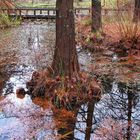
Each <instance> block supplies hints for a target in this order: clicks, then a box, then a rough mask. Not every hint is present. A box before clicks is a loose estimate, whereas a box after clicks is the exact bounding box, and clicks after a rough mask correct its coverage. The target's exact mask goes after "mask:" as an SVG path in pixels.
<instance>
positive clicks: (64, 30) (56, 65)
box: [52, 0, 79, 78]
mask: <svg viewBox="0 0 140 140" xmlns="http://www.w3.org/2000/svg"><path fill="white" fill-rule="evenodd" d="M52 69H53V74H54V76H69V77H70V78H71V77H72V75H73V74H74V73H77V72H79V64H78V58H77V53H76V44H75V23H74V12H73V0H57V2H56V48H55V53H54V59H53V64H52Z"/></svg>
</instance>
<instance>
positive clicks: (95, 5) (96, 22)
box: [91, 0, 102, 32]
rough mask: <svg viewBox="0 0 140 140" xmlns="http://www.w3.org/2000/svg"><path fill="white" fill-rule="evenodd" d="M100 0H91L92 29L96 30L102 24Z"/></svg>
mask: <svg viewBox="0 0 140 140" xmlns="http://www.w3.org/2000/svg"><path fill="white" fill-rule="evenodd" d="M101 9H102V8H101V0H92V27H91V28H92V31H93V32H96V31H98V30H99V29H100V28H101V26H102V20H101V19H102V15H101Z"/></svg>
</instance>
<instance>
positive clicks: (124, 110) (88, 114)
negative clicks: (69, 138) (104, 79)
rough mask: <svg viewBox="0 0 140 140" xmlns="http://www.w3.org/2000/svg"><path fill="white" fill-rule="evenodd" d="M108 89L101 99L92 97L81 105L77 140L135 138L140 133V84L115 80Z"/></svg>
mask: <svg viewBox="0 0 140 140" xmlns="http://www.w3.org/2000/svg"><path fill="white" fill-rule="evenodd" d="M106 86H108V87H106ZM105 89H106V90H105V94H104V95H103V97H102V99H101V100H100V101H99V102H98V103H96V102H95V101H91V102H89V103H87V104H85V105H82V106H81V108H80V109H79V112H78V115H77V121H76V125H75V129H74V137H75V138H74V139H75V140H133V139H136V137H137V136H138V133H139V132H140V92H139V87H138V85H135V84H133V83H131V84H125V83H117V82H113V83H112V84H106V85H105Z"/></svg>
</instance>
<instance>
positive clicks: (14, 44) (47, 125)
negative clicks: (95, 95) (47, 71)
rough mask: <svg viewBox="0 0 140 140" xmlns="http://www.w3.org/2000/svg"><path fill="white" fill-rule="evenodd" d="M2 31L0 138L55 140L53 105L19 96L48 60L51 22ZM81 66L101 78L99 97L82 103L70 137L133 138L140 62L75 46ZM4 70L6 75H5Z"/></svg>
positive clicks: (139, 112) (138, 118)
mask: <svg viewBox="0 0 140 140" xmlns="http://www.w3.org/2000/svg"><path fill="white" fill-rule="evenodd" d="M0 32H1V37H0V80H1V81H2V84H0V86H1V87H0V90H1V91H0V92H1V97H0V140H13V139H15V140H25V139H30V140H32V139H36V140H57V139H59V138H58V136H59V134H58V129H57V127H56V126H57V125H56V124H57V123H58V122H57V121H58V120H57V118H54V112H53V110H52V107H51V105H49V104H48V103H46V102H45V103H43V101H40V100H39V99H37V100H32V99H31V97H30V96H29V95H25V97H22V96H17V95H16V90H17V89H18V88H22V87H23V88H25V90H26V82H27V81H29V80H30V78H31V75H32V72H33V71H34V70H41V69H44V68H46V67H47V66H49V65H50V64H51V62H52V56H53V51H54V45H55V23H53V22H36V21H35V22H28V23H24V24H23V25H21V26H19V27H17V28H12V29H6V30H3V31H0ZM77 51H78V55H79V62H80V65H81V69H82V70H83V69H84V70H86V71H87V72H89V73H90V74H92V75H95V76H96V77H97V78H98V79H99V80H100V81H101V83H102V90H103V91H102V98H101V100H100V101H98V102H97V101H94V100H93V101H90V102H88V103H87V104H83V105H81V107H80V108H79V109H78V111H77V112H76V119H75V121H73V122H67V123H73V127H72V128H71V131H72V132H73V133H72V135H71V137H70V138H67V139H71V140H135V139H136V138H137V137H138V135H139V134H140V64H139V62H137V61H136V64H135V67H134V66H133V65H131V67H130V66H129V67H128V64H127V63H125V66H124V62H123V66H122V63H121V59H120V58H118V57H117V55H116V54H113V53H109V52H103V53H102V54H101V53H99V54H90V53H89V52H87V51H83V50H80V49H79V47H77ZM3 75H4V76H3Z"/></svg>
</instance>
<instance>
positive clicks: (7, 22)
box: [0, 13, 21, 28]
mask: <svg viewBox="0 0 140 140" xmlns="http://www.w3.org/2000/svg"><path fill="white" fill-rule="evenodd" d="M20 23H21V19H18V18H11V17H9V16H8V15H7V14H3V13H2V14H0V28H6V27H12V26H17V25H19V24H20Z"/></svg>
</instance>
